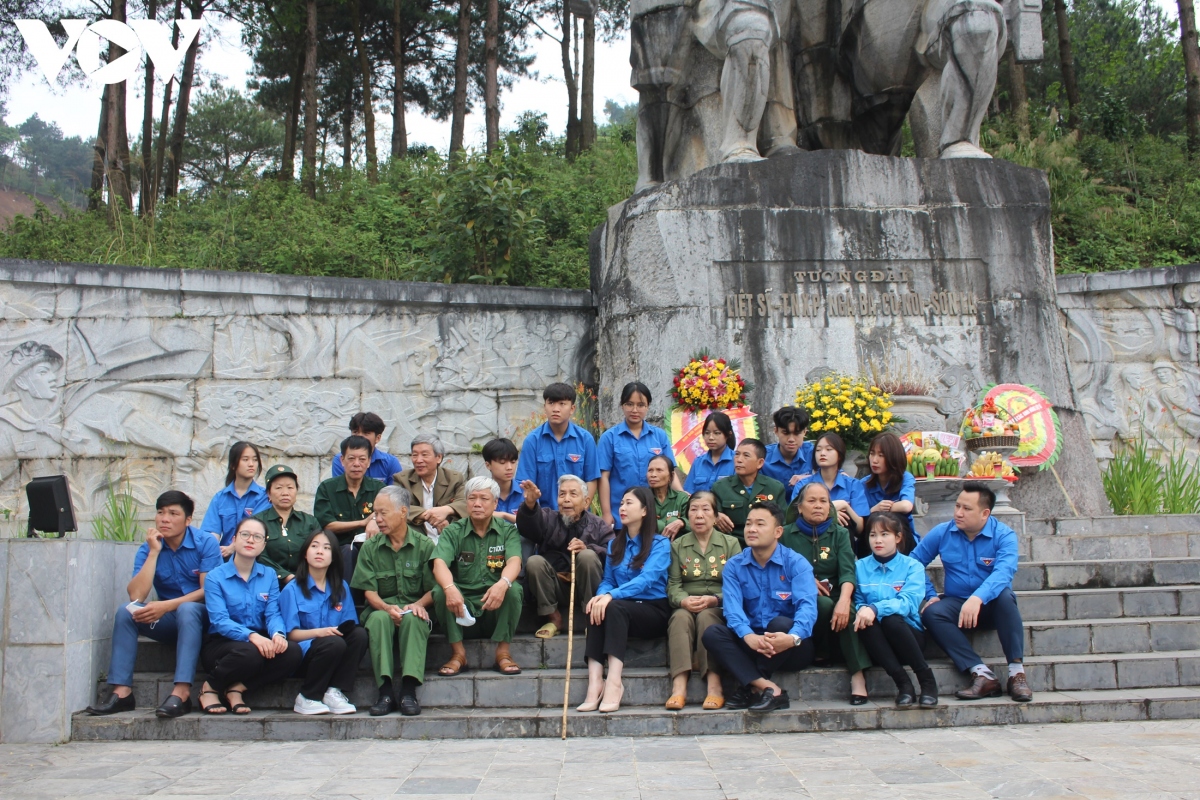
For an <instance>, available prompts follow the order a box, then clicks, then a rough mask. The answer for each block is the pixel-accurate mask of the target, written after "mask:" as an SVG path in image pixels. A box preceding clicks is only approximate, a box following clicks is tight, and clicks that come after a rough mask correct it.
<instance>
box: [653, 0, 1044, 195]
mask: <svg viewBox="0 0 1200 800" xmlns="http://www.w3.org/2000/svg"><path fill="white" fill-rule="evenodd" d="M1040 14H1041V0H1003V4H1002V3H1001V2H999V0H795V4H794V5H793V2H792V1H791V0H698V2H697V0H635V2H634V3H633V5H632V14H631V16H632V24H631V32H632V37H631V38H632V51H631V57H630V60H631V63H632V65H633V79H632V84H633V86H634V88H636V89H637V90H638V93H639V110H638V160H639V175H638V189H639V190H640V189H643V188H645V187H647V186H651V185H654V184H655V183H659V182H661V181H663V180H671V179H677V178H683V177H687V176H688V175H691V174H693V173H694V172H696V171H698V170H700V169H703V168H705V167H707V166H710V165H713V164H719V163H730V162H739V161H753V160H757V159H760V158H764V157H765V158H771V157H775V156H782V155H788V154H791V153H795V152H796V151H797V149H806V150H818V149H855V150H864V151H866V152H868V153H876V154H880V155H897V154H898V153H899V148H900V131H901V128H902V126H903V124H904V121H905V119H906V118H907V119H908V120H909V123H910V128H911V130H912V135H913V142H914V145H915V147H916V150H917V154H918V155H920V156H925V157H931V158H938V157H940V158H987V157H988V156H987V153H985V152H984V151H983V150H982V149H980V147H979V126H980V124H981V122H982V120H983V116H984V114H985V112H986V111H987V107H988V103H989V102H990V100H991V97H992V93H993V91H994V90H995V86H996V72H997V64H998V63H999V60H1000V58H1001V57H1002V56H1003V54H1004V52H1005V50H1006V48H1007V47H1008V46H1009V43H1010V33H1011V44H1012V47H1013V49H1014V53H1015V55H1016V57H1017V60H1018V61H1022V62H1026V61H1036V60H1039V59H1040V58H1041V55H1042V41H1041V27H1040ZM697 42H698V43H699V44H701V45H702V47H695V46H694V44H695V43H697ZM792 53H795V54H796V55H795V58H794V59H793V58H792V55H791V54H792ZM713 75H719V80H718V81H714V80H712V76H713Z"/></svg>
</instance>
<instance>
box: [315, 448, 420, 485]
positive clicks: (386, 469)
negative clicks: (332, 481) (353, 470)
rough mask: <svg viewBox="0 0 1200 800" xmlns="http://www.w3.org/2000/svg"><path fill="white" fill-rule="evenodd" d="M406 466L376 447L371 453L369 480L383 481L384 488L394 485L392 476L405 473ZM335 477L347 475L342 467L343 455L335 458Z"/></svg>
mask: <svg viewBox="0 0 1200 800" xmlns="http://www.w3.org/2000/svg"><path fill="white" fill-rule="evenodd" d="M403 471H404V466H403V465H402V464H401V463H400V459H398V458H396V457H395V456H394V455H392V454H391V453H385V452H384V451H382V450H380V449H379V448H378V447H376V448H375V449H374V450H372V451H371V466H369V467H367V477H368V478H378V479H379V480H381V481H383V485H384V486H391V485H392V476H393V475H395V474H396V473H397V472H403ZM332 472H333V477H335V478H336V477H337V476H338V475H345V474H346V470H345V468H344V467H343V466H342V454H341V453H338V454H337V455H335V456H334V457H333V470H332Z"/></svg>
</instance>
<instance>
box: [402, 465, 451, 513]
mask: <svg viewBox="0 0 1200 800" xmlns="http://www.w3.org/2000/svg"><path fill="white" fill-rule="evenodd" d="M392 481H393V482H394V483H395V484H396V485H397V486H400V487H402V488H405V489H407V490H408V491H409V493H410V494H411V495H412V497H413V504H412V505H411V506H409V511H408V523H409V524H410V525H418V524H423V523H424V522H425V512H424V505H423V502H422V501H423V499H424V497H425V489H424V487H422V486H421V479H420V478H418V477H417V471H416V470H415V469H413V468H412V467H409V468H408V469H406V470H404V471H403V472H397V473H396V474H395V475H393V476H392ZM433 504H434V505H435V506H450V507H451V508H453V509H454V513H453V514H452V515H450V522H454V521H455V520H456V519H464V518H465V517H466V516H467V479H466V478H465V477H463V474H462V473H461V472H458V471H456V470H452V469H447V468H446V467H438V470H437V475H436V476H435V477H434V479H433Z"/></svg>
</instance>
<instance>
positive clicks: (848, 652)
mask: <svg viewBox="0 0 1200 800" xmlns="http://www.w3.org/2000/svg"><path fill="white" fill-rule="evenodd" d="M837 601H838V598H837V596H832V597H825V596H824V595H818V596H817V622H816V624H815V625H813V640H814V643H815V644H816V647H817V652H818V653H822V652H829V651H830V650H831V649H832V647H831V646H832V645H833V643H834V642H835V640H836V642H837V647H838V649H839V650H841V651H842V659H843V660H844V661H845V662H846V669H847V670H849V672H850V674H851V675H853V674H854V673H855V672H858V671H859V670H860V669H866V668H867V667H869V666H871V658H870V656H868V655H867V649H866V648H865V647H863V644H862V642H861V641H859V638H858V634H857V633H855V632H854V606H853V605H851V606H850V621H849V622H848V623H847V624H846V627H845V628H843V629H842V631H841V633H834V632H833V629H832V628H830V627H829V624H830V622H831V621H832V620H833V607H834V606H835V605H836V604H837Z"/></svg>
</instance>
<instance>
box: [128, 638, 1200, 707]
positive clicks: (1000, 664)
mask: <svg viewBox="0 0 1200 800" xmlns="http://www.w3.org/2000/svg"><path fill="white" fill-rule="evenodd" d="M930 665H931V666H932V667H933V669H934V674H935V676H936V678H937V681H938V689H939V691H940V693H941V694H942V695H947V696H949V695H953V694H954V692H955V691H957V690H958V689H960V688H962V687H963V686H965V685H966V684H967V680H966V678H965V677H963V676H962V675H961V674H960V673H959V672H958V671H957V670H956V669H955V668H954V665H953V664H952V663H950V662H949V661H948V660H945V659H939V660H935V661H931V662H930ZM992 667H993V669H994V670H995V672H996V674H997V675H999V676H1002V677H1003V676H1004V675H1006V674H1007V673H1006V666H1005V664H1004V659H1003V658H1001V659H998V660H995V659H993V660H992ZM1026 673H1027V677H1028V680H1029V684H1030V686H1031V687H1032V688H1033V690H1034V691H1035V692H1048V691H1078V690H1096V689H1138V688H1145V687H1154V686H1158V687H1164V686H1165V687H1170V686H1193V685H1200V650H1183V651H1176V652H1163V653H1121V654H1099V655H1079V656H1031V657H1029V658H1028V659H1027V661H1026ZM565 674H566V671H565V670H563V669H526V670H525V671H523V672H522V673H521V674H520V675H516V676H510V675H500V674H498V673H495V672H491V671H487V670H477V671H468V672H464V673H463V674H461V675H458V676H455V677H453V678H444V677H441V676H437V675H433V674H430V675H428V676H427V679H426V683H425V684H424V685H423V686H422V687H421V688H420V689H419V690H418V699H420V701H421V703H422V705H425V706H428V707H431V708H432V707H436V708H472V707H473V708H501V707H511V708H547V707H549V708H553V707H556V706H558V707H561V705H562V698H563V681H564V679H565ZM198 680H199V679H198ZM778 681H779V683H780V685H781V686H782V687H783V688H785V689H787V690H788V692H789V694H791V695H792V696H800V697H813V698H822V699H828V700H836V699H838V698H844V697H847V696H848V695H849V693H850V677H849V675H848V673H847V672H846V670H845V668H843V667H842V666H841V665H830V666H823V667H811V668H809V669H806V670H803V671H802V672H799V673H782V674H780V675H779V676H778ZM624 682H625V697H624V699H623V701H622V702H623V705H625V706H648V707H653V706H659V705H661V704H662V703H663V702H664V701H665V700H666V698H667V696H668V695H669V694H670V689H671V680H670V677H669V676H668V674H667V670H666V668H665V667H643V668H630V669H627V670H626V671H625V675H624ZM913 684H914V686H915V685H916V681H915V679H914V680H913ZM172 686H173V682H172V676H171V675H170V674H168V673H164V674H154V675H148V674H145V673H140V674H137V675H136V676H135V678H134V694H135V695H136V696H137V697H138V698H139V707H140V708H153V707H154V706H156V705H157V704H158V703H160V702H162V700H164V699H165V698H166V696H167V695H168V694H170V693H171V689H172ZM586 688H587V676H586V674H585V673H584V672H583V670H580V669H576V670H574V671H573V672H572V675H571V699H570V705H571V706H572V707H573V706H575V705H578V704H579V703H581V702H583V699H584V694H585V691H586ZM867 690H868V692H869V693H870V695H871V696H872V697H877V698H886V697H894V696H895V694H896V687H895V684H894V683H893V682H892V680H891V678H889V677H888V676H887V675H886V674H885V673H884V672H883V671H882V670H880V669H878V668H872V669H870V670H868V671H867ZM299 691H300V681H299V680H298V679H291V680H288V681H284V682H283V683H281V684H278V685H275V686H270V687H264V688H263V689H260V690H257V691H255V692H251V693H250V694H249V695H248V696H247V700H246V702H247V703H248V704H249V705H250V706H251V707H252V708H256V709H283V710H287V709H290V708H291V707H292V702H293V701H294V700H295V697H296V694H297V693H298V692H299ZM705 694H706V691H705V684H704V682H703V681H702V680H701V679H700V677H699V676H697V675H692V676H691V678H690V680H689V682H688V701H689V702H691V703H696V704H699V703H700V702H702V701H703V700H704V696H705ZM375 698H376V690H375V681H374V679H373V677H372V676H371V674H370V673H369V672H362V673H360V674H359V677H358V679H357V681H356V682H355V685H354V689H353V691H351V693H350V700H351V701H352V702H353V703H355V704H356V705H358V706H360V707H362V708H364V709H365V708H367V707H369V706H370V705H371V704H372V703H374V702H375Z"/></svg>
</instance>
